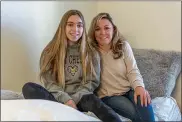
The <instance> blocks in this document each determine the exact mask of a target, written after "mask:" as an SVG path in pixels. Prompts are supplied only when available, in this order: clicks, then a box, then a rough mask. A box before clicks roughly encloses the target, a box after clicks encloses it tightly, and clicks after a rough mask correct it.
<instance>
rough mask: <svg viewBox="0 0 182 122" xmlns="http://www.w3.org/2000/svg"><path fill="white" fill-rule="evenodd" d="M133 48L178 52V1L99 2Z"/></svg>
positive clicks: (179, 34)
mask: <svg viewBox="0 0 182 122" xmlns="http://www.w3.org/2000/svg"><path fill="white" fill-rule="evenodd" d="M97 12H98V13H99V12H108V13H110V14H111V15H112V17H113V20H114V21H115V22H116V25H117V26H118V28H119V30H120V31H121V33H122V34H123V35H124V36H125V37H126V38H127V39H128V41H129V42H130V43H131V45H132V47H136V48H153V49H160V50H176V51H181V2H180V1H173V2H172V1H163V2H162V1H99V2H98V11H97Z"/></svg>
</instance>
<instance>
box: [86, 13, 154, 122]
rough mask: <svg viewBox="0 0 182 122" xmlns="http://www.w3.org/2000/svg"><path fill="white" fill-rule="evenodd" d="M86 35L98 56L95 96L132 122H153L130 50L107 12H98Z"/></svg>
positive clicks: (148, 97)
mask: <svg viewBox="0 0 182 122" xmlns="http://www.w3.org/2000/svg"><path fill="white" fill-rule="evenodd" d="M88 36H89V38H90V41H91V43H92V45H93V46H94V47H95V48H96V49H98V51H99V52H100V55H101V84H100V86H99V89H98V91H97V95H98V96H99V97H100V98H101V99H102V101H103V102H104V103H106V104H107V105H108V106H110V107H111V108H112V109H113V110H115V111H116V112H117V113H118V114H120V115H122V116H124V117H126V118H129V119H131V120H132V121H133V122H151V121H154V113H153V109H152V106H151V104H150V103H151V99H150V95H149V93H148V92H147V91H146V90H145V87H144V83H143V79H142V76H141V74H140V72H139V69H138V67H137V64H136V61H135V58H134V55H133V52H132V49H131V47H130V45H129V43H128V42H127V41H126V40H125V38H124V37H123V36H122V35H121V34H120V33H119V31H118V29H117V27H116V26H115V24H114V23H113V21H112V18H111V16H110V15H109V14H108V13H100V14H98V15H97V16H96V17H95V18H94V19H93V20H92V23H91V25H90V29H89V33H88Z"/></svg>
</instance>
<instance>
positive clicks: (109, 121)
mask: <svg viewBox="0 0 182 122" xmlns="http://www.w3.org/2000/svg"><path fill="white" fill-rule="evenodd" d="M22 92H23V95H24V98H25V99H45V100H51V101H55V102H58V101H57V100H56V99H55V98H54V96H53V95H52V94H51V93H49V92H48V91H47V90H46V89H45V88H44V87H42V86H41V85H38V84H35V83H31V82H29V83H26V84H25V85H24V86H23V88H22ZM77 107H78V110H79V111H82V112H88V111H90V112H93V113H94V114H95V115H96V116H97V117H98V118H99V119H100V120H102V121H103V122H121V120H120V118H119V117H118V115H117V114H116V113H115V112H114V110H113V109H111V108H110V107H108V106H107V105H106V104H105V103H103V102H102V101H101V100H100V99H99V98H98V97H97V96H95V95H94V94H88V95H84V96H83V97H82V98H81V100H80V101H79V103H78V104H77Z"/></svg>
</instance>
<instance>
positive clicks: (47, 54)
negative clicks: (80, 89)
mask: <svg viewBox="0 0 182 122" xmlns="http://www.w3.org/2000/svg"><path fill="white" fill-rule="evenodd" d="M72 15H78V16H79V17H80V18H81V20H82V23H83V34H82V36H81V38H80V39H79V40H78V43H79V44H80V53H81V62H82V70H83V83H84V82H85V81H86V75H87V71H89V72H91V70H93V63H92V57H93V55H91V52H93V48H92V47H91V46H90V45H89V43H88V42H87V35H86V27H85V20H84V17H83V15H82V13H81V12H80V11H78V10H69V11H67V12H66V13H65V14H64V15H63V17H62V19H61V22H60V24H59V26H58V28H57V31H56V33H55V35H54V37H53V39H52V40H51V41H50V42H49V43H48V45H47V46H46V47H45V48H44V50H43V51H42V54H41V57H40V79H41V78H42V77H44V74H45V73H47V72H48V71H51V75H52V76H53V77H54V78H55V80H56V83H57V84H58V85H61V86H62V88H63V89H64V88H65V73H64V66H65V57H66V50H67V36H66V33H65V28H66V25H67V21H68V19H69V17H70V16H72ZM87 69H89V70H87ZM93 71H94V70H93Z"/></svg>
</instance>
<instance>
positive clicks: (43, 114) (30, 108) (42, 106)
mask: <svg viewBox="0 0 182 122" xmlns="http://www.w3.org/2000/svg"><path fill="white" fill-rule="evenodd" d="M1 121H99V120H98V119H96V118H93V117H90V116H87V115H85V114H83V113H81V112H79V111H77V110H75V109H73V108H71V107H69V106H66V105H63V104H61V103H57V102H52V101H47V100H25V99H22V100H1Z"/></svg>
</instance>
